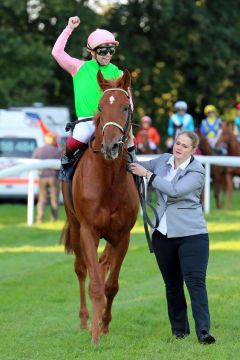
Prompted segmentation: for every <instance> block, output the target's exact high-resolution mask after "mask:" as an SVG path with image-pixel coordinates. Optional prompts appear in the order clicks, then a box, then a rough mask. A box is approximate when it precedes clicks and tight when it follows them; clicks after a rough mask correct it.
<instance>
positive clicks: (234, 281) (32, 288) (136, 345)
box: [0, 191, 240, 360]
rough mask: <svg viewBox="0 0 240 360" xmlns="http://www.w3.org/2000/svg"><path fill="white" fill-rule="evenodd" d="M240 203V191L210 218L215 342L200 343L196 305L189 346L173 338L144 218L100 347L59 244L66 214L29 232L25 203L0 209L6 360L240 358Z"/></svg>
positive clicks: (0, 318) (0, 303) (0, 305)
mask: <svg viewBox="0 0 240 360" xmlns="http://www.w3.org/2000/svg"><path fill="white" fill-rule="evenodd" d="M212 204H213V202H212ZM239 204H240V192H239V191H238V192H235V195H234V206H233V210H231V211H227V210H220V211H219V210H218V211H217V210H216V209H213V211H212V213H211V214H210V215H209V216H208V217H207V220H208V227H209V231H210V242H211V253H210V261H209V267H208V280H207V286H208V294H209V303H210V311H211V318H212V329H211V330H212V333H213V335H214V336H215V337H216V339H217V342H216V344H214V345H211V346H203V345H199V344H198V342H197V339H196V336H195V332H194V324H193V320H192V316H191V309H190V307H189V318H190V325H191V335H190V336H189V337H188V338H186V339H184V340H182V341H179V340H176V339H174V338H172V336H171V332H170V326H169V321H168V317H167V309H166V301H165V290H164V286H163V282H162V279H161V276H160V274H159V271H158V268H157V266H156V263H155V259H154V257H153V255H152V254H150V253H149V252H148V248H147V244H146V240H145V238H144V233H143V227H142V222H141V219H140V218H139V220H138V222H137V224H136V226H135V228H134V230H133V232H132V237H131V246H130V249H129V252H128V254H127V256H126V259H125V261H124V265H123V267H122V271H121V275H120V291H119V293H118V295H117V297H116V298H115V301H114V304H113V320H112V323H111V327H110V333H109V334H108V335H107V336H104V337H102V339H101V342H100V344H99V345H98V346H95V347H94V346H92V345H91V340H90V333H89V332H88V331H85V332H83V331H80V330H79V321H78V311H79V290H78V283H77V278H76V276H75V273H74V271H73V256H71V255H65V254H64V252H63V249H62V246H60V245H59V235H60V232H61V229H62V227H63V223H64V211H63V209H61V218H60V221H59V222H58V223H56V224H54V225H53V224H51V223H49V222H46V223H44V224H42V225H34V226H33V227H32V228H28V227H27V225H26V207H25V206H24V205H0V219H1V222H0V230H1V232H0V291H1V297H0V359H1V360H28V359H30V360H59V359H61V360H65V359H66V360H74V359H84V360H88V359H100V360H102V359H113V360H125V359H126V360H128V359H134V360H135V359H136V360H142V359H144V360H146V359H147V360H148V359H149V360H155V359H156V360H157V359H161V360H165V359H166V360H168V359H170V360H172V359H181V360H188V359H189V360H190V359H191V360H197V359H201V360H202V359H208V360H210V359H212V360H213V359H214V360H216V359H219V360H225V359H226V360H235V359H236V360H237V359H239V358H240V355H239V354H240V341H239V339H240V336H239V334H240V320H239V319H240V317H239V316H240V261H239V257H240V208H239ZM188 303H189V297H188ZM89 309H91V306H90V304H89Z"/></svg>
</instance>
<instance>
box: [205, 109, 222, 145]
mask: <svg viewBox="0 0 240 360" xmlns="http://www.w3.org/2000/svg"><path fill="white" fill-rule="evenodd" d="M204 114H205V115H206V118H205V119H203V120H202V121H201V124H200V131H201V133H202V134H203V135H204V136H206V137H207V139H208V142H209V144H210V145H211V147H212V148H213V149H214V148H215V145H216V142H217V140H218V136H219V131H220V129H221V127H222V120H221V119H220V118H219V117H217V109H216V107H215V106H214V105H207V106H205V108H204Z"/></svg>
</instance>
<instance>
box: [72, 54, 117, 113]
mask: <svg viewBox="0 0 240 360" xmlns="http://www.w3.org/2000/svg"><path fill="white" fill-rule="evenodd" d="M98 70H101V73H102V75H103V77H104V78H105V79H107V80H110V79H118V78H119V77H120V76H121V75H122V71H121V70H119V68H118V67H117V66H116V65H113V64H111V63H109V64H108V65H105V66H100V65H99V64H98V63H97V62H96V61H95V60H89V61H85V63H84V64H83V65H82V66H81V67H80V68H79V70H78V72H77V73H76V74H75V75H74V76H73V86H74V99H75V109H76V115H77V117H82V116H93V115H95V113H96V111H97V109H98V103H99V100H100V98H101V97H102V94H103V92H102V90H101V89H100V87H99V85H98V81H97V72H98Z"/></svg>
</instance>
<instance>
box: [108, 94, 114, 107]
mask: <svg viewBox="0 0 240 360" xmlns="http://www.w3.org/2000/svg"><path fill="white" fill-rule="evenodd" d="M114 101H115V97H114V96H110V98H109V102H110V104H111V105H112V104H113V103H114Z"/></svg>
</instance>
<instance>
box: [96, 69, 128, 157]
mask: <svg viewBox="0 0 240 360" xmlns="http://www.w3.org/2000/svg"><path fill="white" fill-rule="evenodd" d="M97 79H98V83H99V86H100V88H101V89H102V91H103V96H102V98H101V100H100V102H99V119H98V121H97V124H96V125H97V130H96V136H97V135H99V137H101V144H100V146H101V152H102V154H103V155H104V157H105V159H106V160H115V159H117V158H118V156H119V155H120V153H121V149H122V147H123V146H125V144H126V143H127V140H128V134H129V130H130V126H131V118H132V111H131V105H130V96H129V93H128V89H129V87H130V84H131V77H130V73H129V72H128V70H125V71H124V73H123V76H122V77H121V78H120V79H118V80H116V81H112V80H111V81H108V80H106V79H104V78H103V76H102V73H101V72H100V71H98V75H97Z"/></svg>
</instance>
